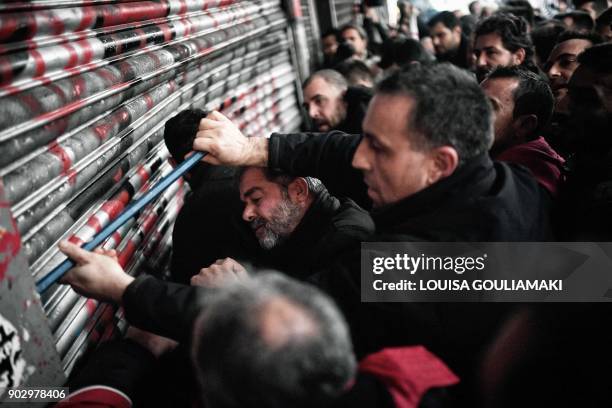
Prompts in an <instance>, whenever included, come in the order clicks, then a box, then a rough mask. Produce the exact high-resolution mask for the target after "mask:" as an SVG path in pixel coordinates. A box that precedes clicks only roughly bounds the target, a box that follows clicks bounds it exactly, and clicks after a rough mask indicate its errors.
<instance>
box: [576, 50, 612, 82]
mask: <svg viewBox="0 0 612 408" xmlns="http://www.w3.org/2000/svg"><path fill="white" fill-rule="evenodd" d="M578 62H579V63H580V64H581V65H585V66H586V67H588V68H589V69H591V70H593V71H595V72H597V73H601V74H611V73H612V43H604V44H598V45H594V46H592V47H589V48H587V49H586V50H584V51H583V52H582V53H581V54H580V55H578Z"/></svg>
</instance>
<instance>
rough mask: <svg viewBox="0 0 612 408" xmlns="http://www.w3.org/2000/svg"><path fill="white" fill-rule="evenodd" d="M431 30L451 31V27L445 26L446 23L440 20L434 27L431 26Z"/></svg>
mask: <svg viewBox="0 0 612 408" xmlns="http://www.w3.org/2000/svg"><path fill="white" fill-rule="evenodd" d="M431 31H432V32H435V33H437V32H442V31H450V28H448V27H447V26H445V25H444V23H443V22H441V21H440V22H438V23H436V24H434V26H433V27H431Z"/></svg>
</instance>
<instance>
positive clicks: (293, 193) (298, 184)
mask: <svg viewBox="0 0 612 408" xmlns="http://www.w3.org/2000/svg"><path fill="white" fill-rule="evenodd" d="M287 190H288V192H289V199H290V200H291V202H293V203H296V204H301V203H305V202H306V201H307V200H308V183H306V179H305V178H304V177H296V178H295V179H294V180H293V181H292V182H291V183H289V185H288V186H287Z"/></svg>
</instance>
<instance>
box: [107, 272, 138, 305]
mask: <svg viewBox="0 0 612 408" xmlns="http://www.w3.org/2000/svg"><path fill="white" fill-rule="evenodd" d="M132 282H134V277H133V276H130V275H128V274H125V275H124V276H122V277H121V278H120V279H118V280H117V282H116V283H115V285H114V287H113V289H112V294H111V300H112V301H113V302H115V303H116V304H118V305H122V304H123V294H124V293H125V290H126V289H127V287H128V286H130V283H132Z"/></svg>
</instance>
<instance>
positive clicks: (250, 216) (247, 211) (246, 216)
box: [242, 204, 255, 222]
mask: <svg viewBox="0 0 612 408" xmlns="http://www.w3.org/2000/svg"><path fill="white" fill-rule="evenodd" d="M242 219H243V220H245V221H246V222H251V221H253V220H254V219H255V211H254V210H253V206H252V205H249V204H247V205H246V206H245V207H244V211H243V212H242Z"/></svg>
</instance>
